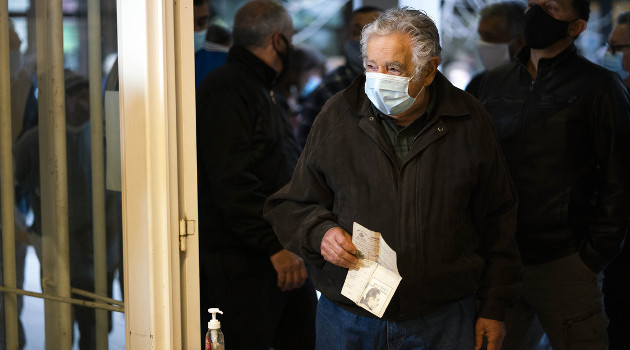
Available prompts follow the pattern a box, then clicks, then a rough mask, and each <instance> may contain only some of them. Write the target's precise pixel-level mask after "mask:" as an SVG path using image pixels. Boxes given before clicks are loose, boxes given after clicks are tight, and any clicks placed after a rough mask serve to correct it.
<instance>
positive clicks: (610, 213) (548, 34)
mask: <svg viewBox="0 0 630 350" xmlns="http://www.w3.org/2000/svg"><path fill="white" fill-rule="evenodd" d="M588 17H589V1H585V0H560V1H554V2H553V4H551V3H548V2H547V1H542V0H541V1H530V2H529V6H528V9H527V11H526V13H525V41H526V45H527V46H526V47H525V49H524V50H522V51H521V52H520V53H519V58H518V61H516V62H513V63H511V64H509V65H507V66H502V67H499V68H497V69H495V70H492V71H489V72H488V73H487V74H486V77H485V78H484V80H483V81H482V83H481V87H480V91H479V96H478V97H479V99H480V101H481V102H482V103H483V104H484V106H485V107H486V109H487V110H488V112H489V113H490V114H491V115H492V116H493V119H494V126H495V130H496V133H497V137H498V139H499V141H500V143H501V146H502V150H503V153H504V154H505V157H506V160H507V163H508V165H509V167H510V172H511V175H512V178H513V180H514V184H515V186H516V189H517V191H518V193H519V210H518V222H517V230H516V237H517V240H518V242H519V248H520V251H521V254H522V256H523V263H524V265H525V269H524V275H523V290H522V297H521V299H520V300H519V302H518V303H517V304H516V306H515V307H514V309H511V310H510V311H509V312H508V317H507V319H506V327H507V338H506V340H505V342H504V349H524V346H523V342H525V341H527V340H526V339H527V338H531V337H533V336H535V337H539V335H536V334H529V333H530V329H532V328H537V327H532V324H533V322H540V324H541V325H542V328H543V329H544V331H545V332H546V333H547V335H548V337H549V341H550V343H551V346H552V347H553V348H554V349H589V350H596V349H607V348H608V340H607V336H606V326H607V324H608V320H607V318H606V314H605V312H604V307H603V303H602V293H601V290H602V270H603V269H604V267H605V266H606V265H607V264H608V263H609V262H610V261H611V260H612V259H613V258H614V257H615V255H617V254H618V252H619V250H620V249H621V245H622V242H623V239H624V236H625V234H626V229H627V227H626V226H627V221H628V215H629V213H630V195H629V193H628V188H629V187H628V186H629V185H630V184H629V181H630V116H629V111H630V106H629V103H628V93H627V91H626V90H625V89H624V87H623V85H622V83H621V80H620V79H619V77H618V76H616V74H615V73H612V72H610V71H607V70H606V69H604V68H602V67H600V66H598V65H595V64H593V63H591V62H589V61H588V60H586V59H585V58H583V57H581V56H580V55H578V54H577V52H576V47H575V46H574V43H573V42H574V40H575V38H576V37H577V36H578V35H579V34H580V33H581V32H583V31H584V30H585V29H586V22H587V21H588ZM538 328H539V327H538Z"/></svg>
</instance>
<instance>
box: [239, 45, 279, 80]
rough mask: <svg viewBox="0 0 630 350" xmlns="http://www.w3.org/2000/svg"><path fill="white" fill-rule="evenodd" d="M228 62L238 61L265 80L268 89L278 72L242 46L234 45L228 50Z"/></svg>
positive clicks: (257, 76) (255, 75)
mask: <svg viewBox="0 0 630 350" xmlns="http://www.w3.org/2000/svg"><path fill="white" fill-rule="evenodd" d="M227 62H232V63H238V64H241V65H242V66H244V67H245V69H247V70H249V71H250V73H251V74H252V75H253V76H254V77H256V78H258V79H259V80H260V81H262V82H263V84H264V85H265V87H266V88H267V89H270V90H271V89H272V88H273V85H274V84H275V81H276V78H277V76H278V73H277V72H276V71H275V69H273V68H271V67H270V66H268V65H267V64H266V63H265V62H263V61H262V60H261V59H260V58H258V57H256V55H254V54H253V53H251V52H250V51H249V50H247V49H246V48H244V47H242V46H232V48H230V51H229V52H228V56H227Z"/></svg>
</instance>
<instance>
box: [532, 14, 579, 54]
mask: <svg viewBox="0 0 630 350" xmlns="http://www.w3.org/2000/svg"><path fill="white" fill-rule="evenodd" d="M569 23H570V22H565V21H561V20H558V19H555V18H553V17H552V16H551V15H550V14H548V13H547V12H545V10H543V9H542V7H540V6H538V5H534V6H532V7H531V8H530V9H529V11H527V12H526V13H525V44H527V46H529V47H531V48H532V49H544V48H547V47H549V46H551V45H552V44H553V43H555V42H556V41H558V40H561V39H563V38H565V37H566V36H567V29H569Z"/></svg>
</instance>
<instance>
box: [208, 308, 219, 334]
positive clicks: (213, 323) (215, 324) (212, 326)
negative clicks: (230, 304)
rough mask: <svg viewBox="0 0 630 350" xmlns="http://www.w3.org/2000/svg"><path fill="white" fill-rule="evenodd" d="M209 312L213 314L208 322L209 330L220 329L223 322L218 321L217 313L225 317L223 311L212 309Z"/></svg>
mask: <svg viewBox="0 0 630 350" xmlns="http://www.w3.org/2000/svg"><path fill="white" fill-rule="evenodd" d="M208 312H209V313H211V314H212V319H211V320H210V322H208V329H220V328H221V322H219V320H217V312H218V313H220V314H222V315H223V311H221V310H219V309H217V308H210V309H208Z"/></svg>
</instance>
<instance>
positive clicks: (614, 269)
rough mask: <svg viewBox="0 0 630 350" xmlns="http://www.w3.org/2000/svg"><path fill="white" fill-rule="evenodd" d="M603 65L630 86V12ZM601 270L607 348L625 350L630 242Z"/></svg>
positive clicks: (612, 39)
mask: <svg viewBox="0 0 630 350" xmlns="http://www.w3.org/2000/svg"><path fill="white" fill-rule="evenodd" d="M603 65H604V67H606V68H608V69H609V70H612V71H613V72H616V73H617V74H619V76H620V77H621V79H622V80H623V83H624V85H625V87H626V89H630V73H628V72H630V11H628V12H623V13H621V14H620V15H619V16H618V17H617V24H616V25H615V26H614V28H613V29H612V31H611V32H610V35H609V36H608V51H607V52H606V53H605V54H604V61H603ZM627 242H628V241H627V239H626V243H625V244H624V247H623V249H622V250H621V253H619V255H618V256H617V257H616V258H615V259H614V260H613V261H612V262H611V263H610V265H608V266H607V267H606V269H605V270H604V287H603V292H604V304H605V306H606V315H607V316H608V318H609V319H610V324H608V338H609V342H610V344H609V345H610V347H609V349H610V350H625V349H627V348H628V344H630V332H629V330H630V318H629V317H628V315H630V244H628V243H627Z"/></svg>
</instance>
